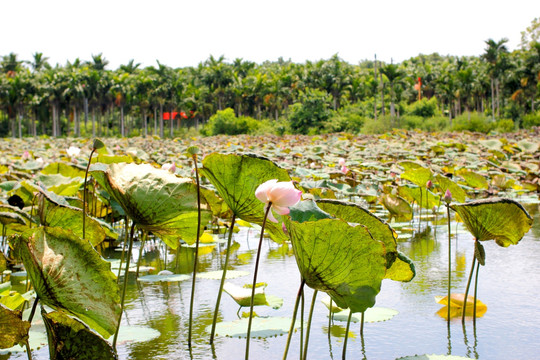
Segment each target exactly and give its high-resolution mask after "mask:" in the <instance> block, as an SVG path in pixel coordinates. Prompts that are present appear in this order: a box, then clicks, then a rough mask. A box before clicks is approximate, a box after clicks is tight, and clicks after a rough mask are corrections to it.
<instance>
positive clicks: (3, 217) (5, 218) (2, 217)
mask: <svg viewBox="0 0 540 360" xmlns="http://www.w3.org/2000/svg"><path fill="white" fill-rule="evenodd" d="M0 223H1V224H2V225H4V226H5V225H9V224H21V225H26V219H25V218H23V217H22V216H21V215H19V214H17V213H15V212H4V211H0Z"/></svg>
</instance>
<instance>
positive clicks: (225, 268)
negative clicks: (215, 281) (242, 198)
mask: <svg viewBox="0 0 540 360" xmlns="http://www.w3.org/2000/svg"><path fill="white" fill-rule="evenodd" d="M235 221H236V215H235V214H233V216H232V219H231V227H230V229H229V238H228V239H227V250H226V253H225V264H224V265H223V275H221V282H220V283H219V290H218V297H217V300H216V309H215V310H214V319H213V320H212V331H211V332H210V344H213V342H214V334H215V333H216V323H217V316H218V311H219V304H220V303H221V294H222V293H223V285H224V284H225V278H226V276H227V266H228V265H229V255H230V254H231V240H232V234H233V230H234V223H235Z"/></svg>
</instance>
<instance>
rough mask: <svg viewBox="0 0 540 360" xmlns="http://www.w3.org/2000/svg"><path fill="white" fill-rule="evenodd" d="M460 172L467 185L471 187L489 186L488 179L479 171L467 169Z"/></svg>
mask: <svg viewBox="0 0 540 360" xmlns="http://www.w3.org/2000/svg"><path fill="white" fill-rule="evenodd" d="M458 174H459V176H461V177H462V178H463V179H464V180H465V182H466V183H467V185H469V186H470V187H473V188H475V189H484V190H486V189H488V188H489V184H488V181H487V179H486V178H485V177H483V176H482V175H480V174H478V173H475V172H473V171H469V170H466V171H460V172H459V173H458ZM450 191H451V190H450Z"/></svg>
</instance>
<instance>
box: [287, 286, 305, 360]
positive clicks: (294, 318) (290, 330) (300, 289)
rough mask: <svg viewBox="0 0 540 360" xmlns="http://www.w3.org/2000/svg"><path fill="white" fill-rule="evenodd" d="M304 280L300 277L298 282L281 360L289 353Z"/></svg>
mask: <svg viewBox="0 0 540 360" xmlns="http://www.w3.org/2000/svg"><path fill="white" fill-rule="evenodd" d="M305 284H306V280H304V279H302V281H301V282H300V288H299V289H298V295H296V302H295V303H294V311H293V318H292V322H291V327H290V328H289V334H288V335H287V344H286V345H285V352H284V353H283V360H285V359H287V354H288V353H289V346H290V345H291V338H292V333H293V332H294V323H295V322H296V314H297V313H298V305H299V304H300V297H301V296H302V292H303V291H304V285H305Z"/></svg>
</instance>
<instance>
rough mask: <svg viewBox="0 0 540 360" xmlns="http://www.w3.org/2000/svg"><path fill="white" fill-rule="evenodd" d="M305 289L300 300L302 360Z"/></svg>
mask: <svg viewBox="0 0 540 360" xmlns="http://www.w3.org/2000/svg"><path fill="white" fill-rule="evenodd" d="M304 294H305V293H304V289H302V298H301V299H300V301H301V302H300V360H302V354H303V353H304V311H305V309H304Z"/></svg>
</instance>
